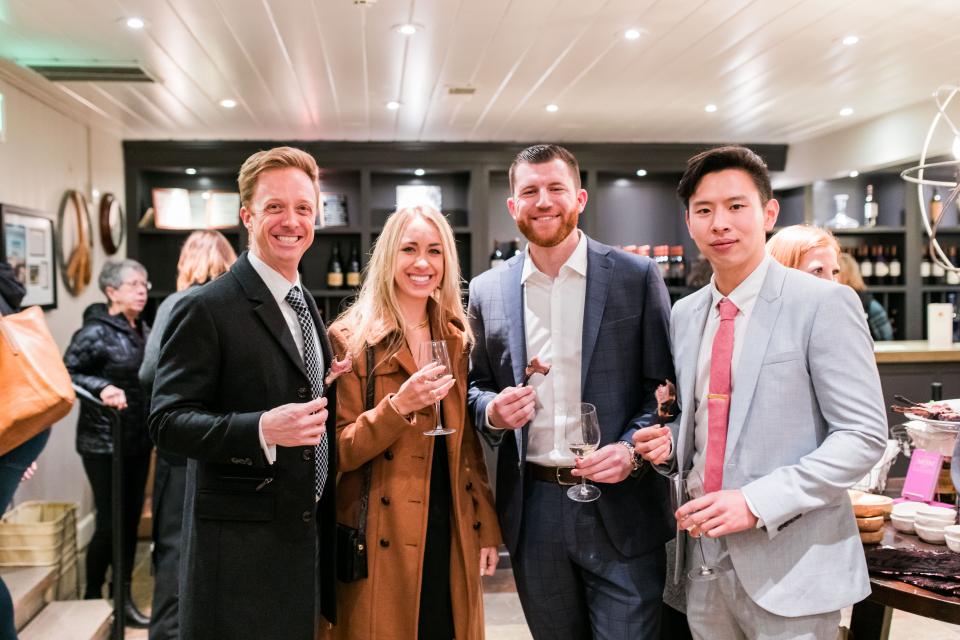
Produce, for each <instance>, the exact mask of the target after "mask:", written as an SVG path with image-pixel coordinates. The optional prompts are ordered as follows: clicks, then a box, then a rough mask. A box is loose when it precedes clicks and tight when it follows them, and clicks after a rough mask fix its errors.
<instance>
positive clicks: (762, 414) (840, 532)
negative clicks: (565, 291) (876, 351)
mask: <svg viewBox="0 0 960 640" xmlns="http://www.w3.org/2000/svg"><path fill="white" fill-rule="evenodd" d="M678 193H679V195H680V198H681V200H682V201H683V203H684V205H685V208H686V222H687V228H688V230H689V232H690V235H691V237H692V238H693V239H694V241H695V242H696V244H697V246H698V247H699V248H700V251H701V252H703V254H704V256H706V258H707V259H708V260H709V261H710V263H711V265H712V266H713V269H714V273H715V275H714V279H713V280H712V282H711V284H709V285H707V286H706V287H704V288H703V289H700V290H699V291H697V292H696V293H694V294H692V295H690V296H688V297H686V298H684V299H682V300H680V301H679V302H678V303H677V304H676V305H675V306H674V308H673V313H672V316H671V321H670V334H671V339H672V344H673V348H674V365H675V368H676V372H677V390H678V395H679V401H680V406H681V417H680V419H679V420H678V421H677V422H675V423H674V424H672V425H670V426H669V427H663V428H658V427H652V428H647V429H643V430H640V431H638V432H637V434H636V435H635V436H634V442H635V444H636V445H637V451H638V452H639V453H640V454H641V455H642V456H643V457H644V458H645V459H647V460H650V461H651V462H654V463H655V464H659V465H666V468H667V469H682V470H686V469H691V468H692V469H694V470H696V471H697V472H698V473H699V474H700V476H701V477H702V481H703V484H704V488H705V490H706V495H704V496H702V497H699V498H695V499H692V500H691V501H689V502H687V503H686V504H685V505H683V506H682V507H681V508H680V509H678V510H677V513H676V517H677V521H678V524H679V527H680V528H681V529H685V530H687V531H689V532H690V534H691V536H700V535H702V536H705V538H706V539H705V540H703V541H702V542H703V548H704V551H705V553H706V557H707V558H706V559H707V563H708V564H710V563H713V564H715V565H717V566H718V567H719V569H720V575H719V576H718V578H717V579H716V580H713V581H707V582H690V583H688V585H687V615H688V618H689V622H690V627H691V630H692V631H693V633H694V635H695V636H696V637H700V638H711V639H721V640H722V639H726V638H745V637H746V638H830V639H832V638H835V637H836V633H837V625H838V623H839V620H840V609H841V608H842V607H845V606H848V605H851V604H853V603H855V602H857V601H859V600H861V599H863V598H864V597H866V596H867V595H869V593H870V586H869V581H868V577H867V569H866V563H865V562H864V557H863V549H862V546H861V544H860V539H859V536H858V534H857V526H856V522H855V521H854V518H853V513H852V510H851V507H850V501H849V498H848V496H847V491H846V490H847V488H848V487H850V486H851V485H853V484H854V483H855V482H857V481H858V480H859V479H861V478H862V477H863V475H864V474H865V473H867V471H869V469H870V468H871V467H872V466H873V464H874V463H875V462H876V461H877V460H878V459H879V458H880V456H881V454H882V452H883V449H884V445H885V442H886V436H887V424H886V414H885V412H884V409H883V397H882V394H881V391H880V380H879V376H878V374H877V368H876V364H875V361H874V355H873V342H872V340H871V338H870V332H869V330H868V329H867V325H866V323H865V322H864V318H863V312H862V310H861V307H860V305H859V302H858V300H857V297H856V295H855V294H854V292H853V291H852V290H850V289H849V287H843V286H838V285H836V284H833V283H830V282H826V281H823V280H819V279H817V278H814V277H812V276H810V275H808V274H805V273H802V272H800V271H798V270H794V269H788V268H786V267H783V266H781V265H780V264H779V263H777V262H776V261H774V260H773V259H771V258H770V257H769V256H768V255H767V254H766V252H765V249H764V244H765V239H766V238H765V232H766V231H769V230H770V229H771V228H772V227H773V225H774V223H775V222H776V219H777V214H778V212H779V205H778V203H777V201H776V200H774V199H773V197H772V191H771V187H770V178H769V175H768V173H767V168H766V165H765V164H764V162H763V160H762V159H761V158H760V157H759V156H757V155H756V154H754V153H753V152H752V151H750V150H749V149H746V148H744V147H721V148H717V149H712V150H709V151H705V152H703V153H701V154H699V155H697V156H694V157H693V158H691V159H690V160H689V162H688V164H687V169H686V172H685V173H684V175H683V178H682V179H681V181H680V185H679V187H678ZM674 445H675V446H674ZM693 544H695V541H694V540H692V539H691V540H688V541H687V543H686V545H684V544H678V545H677V548H678V556H679V555H680V552H682V551H683V549H684V546H686V555H687V558H688V559H689V561H688V567H687V568H691V566H692V565H693V559H694V558H693V552H694V551H696V550H695V549H694V548H693V547H692V545H693ZM699 559H700V558H699V555H697V556H696V560H697V562H698V563H699ZM678 562H679V563H680V566H683V565H682V559H681V558H680V557H678ZM696 566H698V565H696Z"/></svg>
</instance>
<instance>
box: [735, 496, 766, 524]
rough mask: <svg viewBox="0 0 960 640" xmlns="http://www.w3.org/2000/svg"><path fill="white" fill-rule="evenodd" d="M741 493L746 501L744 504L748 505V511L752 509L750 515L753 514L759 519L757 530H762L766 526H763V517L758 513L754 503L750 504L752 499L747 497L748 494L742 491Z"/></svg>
mask: <svg viewBox="0 0 960 640" xmlns="http://www.w3.org/2000/svg"><path fill="white" fill-rule="evenodd" d="M740 493H741V495H743V500H744V502H746V503H747V509H750V513H752V514H753V515H755V516H756V517H757V529H762V528H763V526H764V525H763V518H761V517H760V514H759V513H757V508H756V507H754V506H753V503H752V502H750V498H748V497H747V494H745V493H743V492H742V491H741V492H740Z"/></svg>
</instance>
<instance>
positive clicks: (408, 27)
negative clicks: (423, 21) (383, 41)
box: [393, 23, 420, 36]
mask: <svg viewBox="0 0 960 640" xmlns="http://www.w3.org/2000/svg"><path fill="white" fill-rule="evenodd" d="M393 30H394V31H396V32H397V33H400V34H403V35H405V36H412V35H413V34H415V33H416V32H417V31H419V30H420V29H418V28H417V25H415V24H409V23H408V24H399V25H397V26H395V27H394V28H393Z"/></svg>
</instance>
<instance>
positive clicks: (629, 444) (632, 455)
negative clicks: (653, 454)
mask: <svg viewBox="0 0 960 640" xmlns="http://www.w3.org/2000/svg"><path fill="white" fill-rule="evenodd" d="M617 444H622V445H623V446H625V447H626V448H627V449H628V450H629V451H630V460H631V461H632V462H633V469H631V470H630V473H636V472H637V470H638V469H640V464H641V463H642V462H643V458H641V457H640V456H639V455H637V450H636V449H635V448H634V447H633V443H632V442H627V441H626V440H618V441H617Z"/></svg>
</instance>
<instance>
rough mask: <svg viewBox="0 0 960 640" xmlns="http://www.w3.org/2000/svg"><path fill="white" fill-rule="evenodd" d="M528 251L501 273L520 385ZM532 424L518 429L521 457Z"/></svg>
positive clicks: (524, 345) (523, 363)
mask: <svg viewBox="0 0 960 640" xmlns="http://www.w3.org/2000/svg"><path fill="white" fill-rule="evenodd" d="M524 259H525V254H522V253H521V254H520V256H519V258H518V259H517V260H516V261H515V262H513V263H512V264H511V263H510V262H508V263H507V268H506V269H504V270H503V272H502V273H501V274H500V295H501V298H502V300H503V311H504V314H505V315H506V317H507V335H508V336H509V337H508V342H509V344H508V345H507V346H508V348H509V350H510V368H511V372H512V373H513V384H514V385H519V384H520V383H521V382H523V370H524V369H525V368H526V366H527V338H526V328H525V325H524V317H523V315H524V314H523V285H521V284H520V278H521V276H522V275H523V261H524ZM529 428H530V426H529V425H524V427H523V429H522V430H520V431H519V432H518V431H516V430H515V431H514V434H515V437H516V440H517V456H518V457H517V459H518V460H520V461H521V463H522V462H523V460H524V457H523V452H524V451H525V450H526V448H527V447H526V441H527V432H528V430H529Z"/></svg>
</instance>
